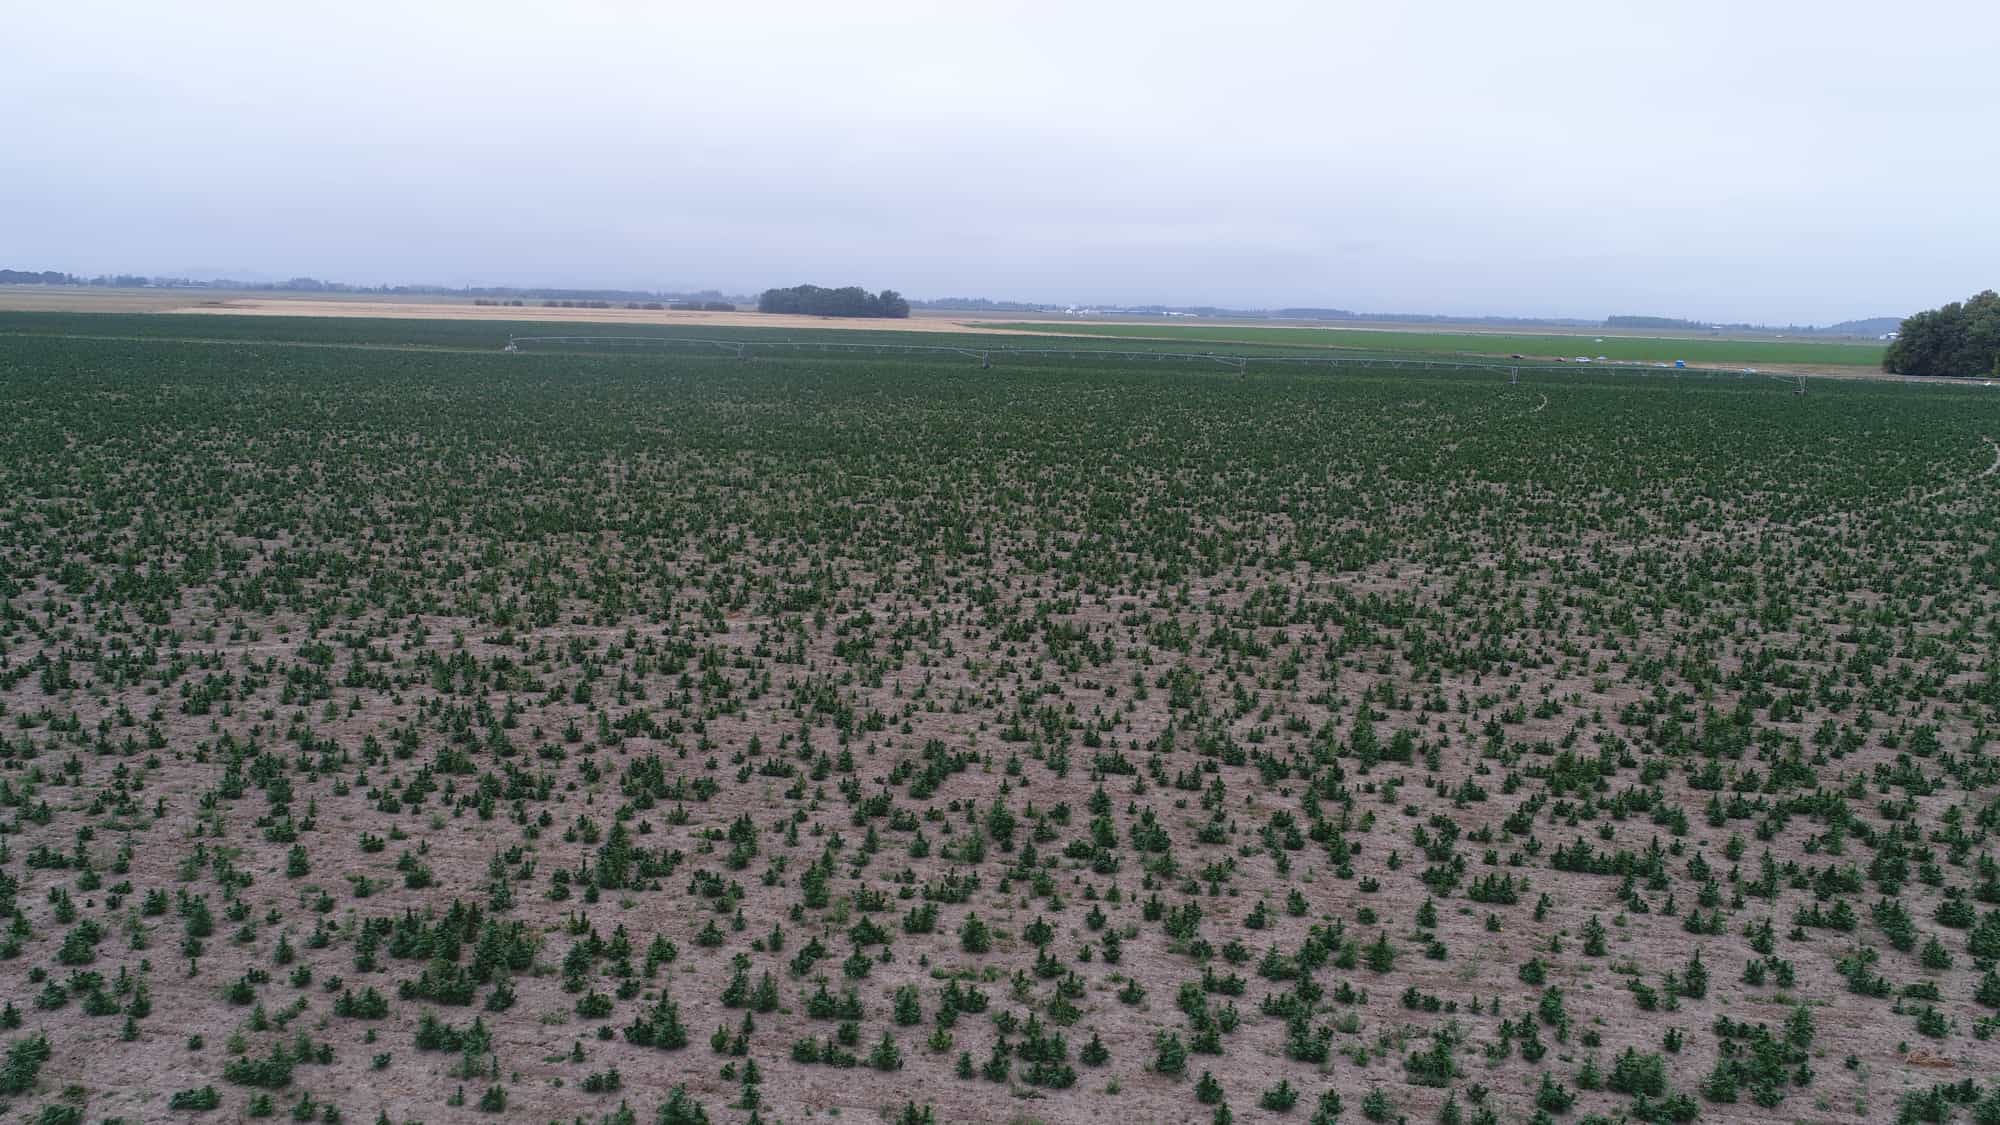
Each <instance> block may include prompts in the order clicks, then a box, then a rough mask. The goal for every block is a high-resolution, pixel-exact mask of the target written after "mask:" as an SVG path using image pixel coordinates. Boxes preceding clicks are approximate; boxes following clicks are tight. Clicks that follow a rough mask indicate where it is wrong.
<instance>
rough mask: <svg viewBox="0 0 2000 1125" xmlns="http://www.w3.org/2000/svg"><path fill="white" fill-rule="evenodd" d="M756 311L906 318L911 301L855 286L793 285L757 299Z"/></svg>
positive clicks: (890, 291)
mask: <svg viewBox="0 0 2000 1125" xmlns="http://www.w3.org/2000/svg"><path fill="white" fill-rule="evenodd" d="M757 311H758V312H767V313H794V314H798V315H804V316H882V317H906V316H909V315H910V302H908V301H906V300H904V299H903V296H902V294H900V293H898V292H896V291H895V290H894V289H884V290H882V292H880V293H879V294H871V293H869V292H868V291H867V290H866V289H863V288H861V287H860V286H858V285H849V286H846V287H844V288H840V289H823V288H821V287H819V286H817V285H794V286H792V287H791V288H789V289H766V290H765V291H764V294H763V296H761V297H759V298H758V299H757Z"/></svg>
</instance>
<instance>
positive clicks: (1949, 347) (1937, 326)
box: [1882, 289, 2000, 375]
mask: <svg viewBox="0 0 2000 1125" xmlns="http://www.w3.org/2000/svg"><path fill="white" fill-rule="evenodd" d="M1882 370H1884V371H1888V372H1891V373H1894V374H1898V375H2000V293H1995V292H1994V291H1993V290H1991V289H1988V290H1986V291H1985V292H1983V293H1980V294H1979V295H1978V296H1975V297H1973V298H1972V299H1971V300H1969V301H1963V302H1960V301H1953V302H1952V303H1951V304H1948V305H1946V306H1944V307H1943V308H1941V309H1931V310H1929V311H1927V312H1920V313H1918V314H1917V315H1915V316H1913V317H1910V318H1909V319H1908V320H1905V321H1903V328H1902V331H1901V332H1899V333H1898V334H1897V336H1896V339H1895V341H1894V342H1892V343H1891V344H1890V345H1889V350H1888V351H1887V352H1886V353H1884V354H1883V356H1882Z"/></svg>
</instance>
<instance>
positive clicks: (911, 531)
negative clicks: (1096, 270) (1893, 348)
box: [0, 316, 2000, 1125]
mask: <svg viewBox="0 0 2000 1125" xmlns="http://www.w3.org/2000/svg"><path fill="white" fill-rule="evenodd" d="M197 322H198V323H197ZM156 330H157V331H156ZM19 333H28V334H25V335H24V334H19ZM176 333H178V334H180V335H182V336H184V337H194V336H196V334H199V338H183V339H172V338H168V337H169V336H171V335H173V334H176ZM1607 342H1608V341H1607ZM1607 354H1608V353H1607ZM1689 358H1691V359H1692V358H1694V357H1692V356H1690V357H1689ZM0 417H4V418H6V419H7V421H6V423H5V425H0V918H5V919H8V920H9V921H8V924H7V928H6V931H5V934H4V936H0V998H4V1004H0V1024H4V1028H0V1051H4V1061H0V1102H4V1103H5V1106H6V1108H5V1110H4V1115H5V1117H6V1118H7V1119H8V1120H30V1121H46V1122H52V1123H53V1122H72V1121H91V1122H97V1121H103V1120H120V1119H122V1120H124V1121H128V1122H137V1121H162V1120H185V1121H219V1120H231V1121H233V1120H238V1119H245V1118H256V1117H280V1118H282V1117H289V1118H291V1119H293V1120H317V1121H325V1122H338V1121H347V1122H356V1123H361V1122H375V1121H381V1122H410V1121H423V1122H445V1121H476V1120H513V1119H520V1120H533V1121H582V1122H611V1123H619V1122H638V1121H641V1120H648V1121H657V1122H661V1123H664V1125H691V1123H694V1122H702V1121H707V1122H713V1123H716V1125H722V1123H743V1122H751V1121H762V1122H790V1123H802V1122H808V1121H831V1120H836V1119H837V1120H841V1121H850V1122H851V1121H862V1122H877V1121H886V1122H898V1123H900V1122H908V1123H916V1122H925V1121H930V1122H952V1123H966V1122H1029V1121H1041V1122H1050V1123H1059V1122H1060V1123H1071V1122H1075V1123H1081V1122H1093V1121H1101V1120H1104V1119H1106V1118H1107V1117H1113V1116H1115V1117H1116V1118H1117V1119H1120V1120H1124V1121H1130V1122H1179V1121H1203V1122H1206V1121H1217V1122H1226V1121H1241V1122H1259V1123H1264V1122H1272V1123H1276V1122H1287V1121H1291V1122H1299V1123H1306V1122H1311V1123H1315V1125H1325V1123H1329V1122H1333V1121H1335V1120H1340V1121H1345V1122H1355V1121H1372V1122H1390V1121H1397V1120H1407V1121H1410V1122H1433V1121H1445V1122H1463V1123H1470V1122H1493V1123H1498V1122H1508V1123H1513V1122H1529V1121H1533V1122H1543V1121H1567V1122H1577V1123H1579V1125H1580V1123H1584V1122H1610V1121H1616V1120H1626V1121H1647V1122H1668V1121H1672V1122H1683V1121H1695V1120H1700V1121H1709V1122H1765V1121H1801V1122H1807V1121H1809V1122H1856V1123H1859V1122H1877V1121H1889V1120H1897V1119H1899V1118H1900V1119H1902V1120H1908V1121H1943V1120H1947V1119H1950V1118H1952V1117H1954V1116H1956V1117H1957V1118H1958V1119H1960V1120H1974V1119H1976V1120H1979V1121H1994V1120H2000V1093H1995V1092H1993V1090H1992V1088H1991V1087H1989V1085H1988V1076H1989V1074H1990V1073H1991V1071H1992V1070H1993V1069H1994V1067H1995V1065H1996V1063H2000V1047H1996V1045H1995V1044H1994V1042H1993V1041H1992V1038H1991V1036H1992V1033H1993V1031H1994V1029H1995V1028H1996V1027H2000V1017H1996V1010H2000V973H1996V971H1995V964H1996V962H2000V862H1996V860H1995V859H1994V857H1993V854H1992V853H1993V846H1994V842H1993V834H1994V832H1995V830H1996V828H2000V758H1996V756H1995V754H1994V753H1993V750H1992V747H1991V746H1990V745H1989V743H1988V732H1989V731H1990V730H1992V729H1993V727H1994V724H1995V721H1996V718H2000V715H1996V708H2000V613H1996V605H1995V595H1994V582H1995V580H1996V578H2000V554H1996V547H1995V544H1996V536H2000V496H1996V491H1995V490H1996V488H2000V475H1996V473H1995V467H1996V466H2000V445H1996V444H1995V440H1994V439H1996V438H2000V404H1995V403H1993V402H1992V400H1990V398H1989V397H1987V396H1986V394H1984V393H1982V392H1979V391H1977V390H1970V389H1964V388H1956V387H1936V386H1907V385H1898V384H1888V383H1874V382H1862V381H1851V382H1841V383H1830V384H1825V385H1822V384H1820V383H1815V384H1814V385H1813V387H1812V390H1811V393H1810V394H1808V395H1806V396H1803V397H1800V396H1796V395H1793V394H1791V393H1790V388H1789V387H1787V386H1784V385H1782V384H1780V383H1776V382H1770V381H1758V380H1737V379H1728V380H1718V379H1707V378H1695V377H1688V378H1682V379H1650V380H1640V379H1612V378H1605V377H1601V376H1596V375H1591V374H1588V373H1583V372H1579V373H1575V374H1573V375H1570V376H1566V377H1563V378H1562V379H1560V380H1556V379H1545V378H1529V377H1527V376H1524V377H1523V381H1522V382H1521V383H1520V384H1519V385H1509V384H1507V383H1506V382H1505V381H1504V379H1502V378H1501V377H1498V376H1493V377H1487V376H1470V375H1463V374H1459V375H1443V374H1422V373H1397V374H1369V373H1359V374H1352V373H1350V374H1338V373H1329V372H1326V371H1299V372H1288V371H1273V372H1265V371H1260V370H1257V369H1254V368H1253V369H1252V370H1251V371H1250V372H1248V373H1246V374H1237V373H1234V372H1223V371H1219V370H1213V369H1202V368H1199V367H1196V366H1191V365H1187V364H1181V365H1174V364H1170V363H1161V362H1158V361H1154V360H1144V361H1110V360H1091V361H1083V360H1065V361H1059V362H1058V361H1034V360H1027V359H1019V360H1015V359H1010V360H1009V362H1007V363H1006V364H1003V365H1000V366H997V367H996V368H994V369H993V370H990V371H982V370H980V369H978V367H977V365H976V364H974V363H973V362H971V361H969V360H965V359H949V360H945V359H899V358H897V357H895V356H893V355H882V356H874V355H863V356H854V357H847V356H843V355H840V354H828V355H817V354H807V355H802V356H799V357H796V358H776V359H773V358H757V359H755V360H751V361H741V360H736V359H732V358H727V357H718V358H707V357H699V356H691V355H682V354H668V353H662V352H649V353H644V354H575V353H561V352H534V351H531V352H527V353H523V354H512V355H508V354H500V353H499V352H498V351H497V349H496V330H495V327H494V326H491V325H484V324H476V323H452V322H444V321H438V322H430V321H366V320H351V319H350V320H340V321H336V320H331V319H327V320H293V319H279V318H229V317H203V318H194V317H180V318H170V317H158V316H131V317H103V318H93V317H79V316H70V317H56V316H43V317H29V316H11V317H10V316H0Z"/></svg>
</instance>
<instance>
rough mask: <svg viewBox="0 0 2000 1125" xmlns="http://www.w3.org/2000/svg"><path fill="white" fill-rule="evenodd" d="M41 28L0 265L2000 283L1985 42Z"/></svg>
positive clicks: (116, 15)
mask: <svg viewBox="0 0 2000 1125" xmlns="http://www.w3.org/2000/svg"><path fill="white" fill-rule="evenodd" d="M838 7H839V6H835V5H825V4H816V3H815V4H807V3H793V2H790V0H786V2H772V3H766V4H761V5H698V4H683V3H673V4H658V3H638V2H626V3H588V2H578V3H570V4H564V5H528V4H515V3H497V2H493V0H488V2H484V3H458V2H443V0H431V2H419V3H411V2H408V0H405V2H403V3H397V4H386V3H373V2H369V0H349V2H345V3H338V4H332V3H325V4H322V3H285V4H271V3H254V4H228V3H190V4H173V5H161V4H146V3H139V2H137V0H132V2H128V3H96V4H93V3H87V2H65V3H63V4H41V5H25V4H24V5H17V6H15V7H14V9H13V10H11V11H10V12H9V14H8V17H7V23H8V31H7V34H6V35H5V36H4V38H0V107H4V108H5V109H6V111H7V112H6V114H5V119H6V121H7V143H6V144H5V145H4V146H0V257H4V258H5V259H6V260H5V261H4V262H0V265H8V266H13V267H17V268H37V269H39V268H54V269H67V270H72V271H76V272H99V271H104V272H109V271H124V270H131V271H137V272H146V273H169V272H178V271H184V270H190V269H195V268H200V266H201V264H203V263H208V264H209V265H210V267H211V268H224V267H228V268H241V269H253V270H257V271H260V272H263V273H266V274H276V275H288V274H292V273H310V274H314V275H318V276H326V277H337V278H341V279H345V280H355V281H430V282H444V283H460V282H469V281H478V282H487V283H507V282H514V283H537V282H541V283H565V284H619V285H647V286H652V285H716V286H720V287H724V288H731V289H746V290H747V289H756V288H761V287H763V286H766V285H773V284H789V283H792V282H795V281H800V280H814V281H819V282H823V283H829V284H834V283H844V282H849V281H852V282H858V283H863V284H868V285H871V286H883V285H888V286H895V287H897V288H901V289H903V290H905V291H907V292H911V293H913V294H917V295H943V294H967V295H971V294H977V295H985V296H993V297H1016V298H1043V299H1053V300H1077V301H1090V302H1139V301H1172V302H1184V303H1221V304H1241V305H1288V304H1318V305H1338V306H1342V307H1349V308H1359V309H1396V310H1409V311H1440V312H1460V313H1479V312H1493V313H1511V314H1574V315H1602V314H1605V313H1610V312H1621V311H1622V312H1653V313H1664V314H1676V315H1690V316H1700V317H1711V318H1723V319H1756V320H1766V321H1780V322H1782V321H1818V322H1826V321H1831V320H1838V319H1842V318H1845V317H1849V316H1861V315H1877V314H1883V313H1900V312H1905V311H1910V310H1913V309H1915V308H1917V307H1922V306H1925V305H1930V304H1935V303H1938V302H1940V301H1943V300H1948V299H1953V298H1956V297H1961V296H1964V295H1966V294H1968V293H1970V292H1972V291H1974V290H1976V289H1979V288H1982V287H1985V286H1988V285H1992V284H1994V283H1995V280H1996V279H1995V278H1994V276H1993V268H1994V263H1996V262H2000V224H1995V223H1993V222H1991V221H1990V214H1991V204H1990V197H1991V196H1992V194H1993V193H1994V191H1995V184H1996V183H2000V140H1996V138H2000V133H1996V131H1995V130H1994V129H1993V128H1992V126H1991V107H1992V106H1994V105H1995V104H2000V67H1995V66H1993V65H1992V51H1993V46H1994V44H1995V43H1996V42H2000V8H1996V6H1995V5H1992V4H1990V3H1987V2H1984V0H1962V2H1957V3H1932V4H1926V3H1917V4H1906V5H1901V6H1899V7H1898V8H1896V9H1894V10H1893V11H1885V10H1884V9H1882V8H1881V7H1880V6H1879V5H1862V4H1855V3H1814V4H1805V3H1796V2H1793V0H1781V2H1768V0H1766V2H1755V3H1744V2H1741V0H1738V2H1736V3H1707V2H1693V3H1685V2H1684V3H1675V4H1664V5H1663V4H1658V3H1651V4H1628V3H1614V2H1605V0H1592V2H1576V3H1536V4H1530V5H1526V6H1498V5H1488V4H1472V3H1455V2H1454V3H1437V4H1428V5H1395V6H1381V5H1358V4H1329V3H1319V4H1307V3H1299V4H1289V3H1260V2H1246V3H1238V4H1231V5H1215V4H1191V3H1178V2H1174V3H1160V2H1156V3H1147V4H1123V3H1118V4H1087V5H1078V4H1074V3H1070V4H1054V3H1013V4H997V5H960V4H950V5H947V4H899V3H895V2H893V0H878V2H876V3H873V4H869V5H863V6H860V7H862V8H864V9H865V10H860V11H853V12H848V11H841V10H837V9H838Z"/></svg>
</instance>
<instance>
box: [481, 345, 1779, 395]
mask: <svg viewBox="0 0 2000 1125" xmlns="http://www.w3.org/2000/svg"><path fill="white" fill-rule="evenodd" d="M566 346H573V347H580V348H593V349H594V348H613V349H622V348H669V349H683V350H689V351H698V352H710V351H721V352H727V353H729V354H730V355H733V356H735V357H736V358H737V359H753V358H755V357H756V356H758V355H803V354H812V353H819V354H825V355H871V354H872V355H882V356H889V355H899V356H910V357H916V356H926V355H937V356H943V355H950V356H963V357H965V358H967V359H975V360H978V361H979V366H980V368H981V369H982V370H986V369H990V368H991V367H992V366H993V364H994V363H995V362H996V361H998V360H1003V359H1100V360H1102V359H1113V360H1137V361H1152V362H1158V361H1173V362H1181V363H1200V364H1207V363H1213V364H1217V365H1219V366H1222V367H1225V368H1228V369H1230V370H1232V371H1235V372H1236V373H1237V374H1239V375H1242V374H1244V373H1247V372H1248V371H1249V370H1250V365H1251V364H1259V365H1271V366H1282V367H1327V368H1365V369H1371V370H1372V369H1386V370H1403V371H1476V372H1481V373H1486V374H1496V373H1500V372H1505V373H1506V374H1507V376H1508V378H1507V381H1508V382H1509V383H1519V382H1520V381H1521V372H1523V371H1527V372H1530V373H1535V372H1546V373H1549V374H1563V375H1573V374H1576V373H1577V372H1579V371H1593V372H1595V371H1602V372H1606V373H1609V374H1613V375H1637V376H1651V375H1674V376H1681V375H1699V376H1703V377H1706V378H1718V377H1723V376H1734V377H1737V378H1751V377H1753V376H1755V377H1763V378H1772V379H1778V380H1780V381H1783V382H1787V383H1791V384H1793V386H1794V387H1795V388H1796V390H1795V391H1794V392H1793V393H1795V394H1804V393H1806V377H1805V376H1804V375H1802V374H1784V375H1775V374H1770V373H1767V372H1760V371H1757V370H1756V369H1754V368H1742V369H1727V368H1718V367H1666V366H1664V365H1654V364H1645V363H1591V364H1587V365H1586V364H1581V363H1547V362H1541V363H1526V364H1524V363H1506V362H1499V361H1493V360H1487V361H1480V360H1452V359H1419V358H1411V357H1396V356H1382V355H1284V354H1229V353H1223V352H1166V351H1147V350H1143V349H1139V350H1126V349H1114V348H1049V347H1036V348H1018V347H1014V346H1012V345H1008V344H1002V345H998V346H995V347H990V348H987V347H968V346H966V345H963V344H883V343H872V342H869V343H849V342H845V341H837V340H716V339H711V338H708V337H692V336H509V337H507V346H506V347H504V348H502V349H501V350H502V351H506V352H521V351H527V350H529V349H532V348H541V347H549V348H557V349H560V348H563V347H566Z"/></svg>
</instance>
